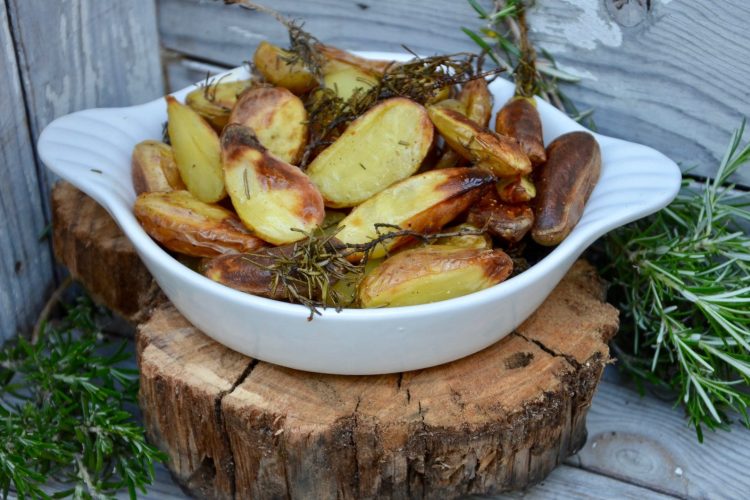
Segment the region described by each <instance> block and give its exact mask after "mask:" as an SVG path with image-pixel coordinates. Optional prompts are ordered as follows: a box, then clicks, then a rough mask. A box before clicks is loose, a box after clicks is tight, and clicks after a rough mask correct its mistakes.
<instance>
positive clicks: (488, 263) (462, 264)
mask: <svg viewBox="0 0 750 500" xmlns="http://www.w3.org/2000/svg"><path fill="white" fill-rule="evenodd" d="M512 270H513V262H512V261H511V259H510V257H508V255H506V254H505V252H503V251H502V250H491V249H490V250H487V249H476V248H456V247H453V246H443V245H432V246H427V247H422V248H414V249H411V250H404V251H403V252H400V253H398V254H396V255H394V256H393V257H391V258H389V259H387V260H386V261H385V262H383V264H381V265H380V266H378V267H377V268H376V269H375V270H374V271H373V272H372V273H370V274H369V275H368V276H367V277H365V279H364V280H363V281H362V284H361V285H360V288H359V301H360V304H361V305H362V307H365V308H370V307H399V306H411V305H416V304H428V303H431V302H438V301H441V300H446V299H451V298H454V297H460V296H462V295H467V294H470V293H474V292H478V291H480V290H484V289H485V288H489V287H491V286H493V285H496V284H498V283H500V282H501V281H503V280H505V279H506V278H507V277H508V276H509V275H510V273H511V271H512Z"/></svg>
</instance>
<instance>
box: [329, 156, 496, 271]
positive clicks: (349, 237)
mask: <svg viewBox="0 0 750 500" xmlns="http://www.w3.org/2000/svg"><path fill="white" fill-rule="evenodd" d="M494 181H495V177H494V176H493V175H492V174H491V173H490V172H488V171H486V170H482V169H478V168H444V169H440V170H431V171H429V172H425V173H423V174H419V175H415V176H413V177H409V178H408V179H404V180H403V181H401V182H398V183H396V184H394V185H392V186H390V187H388V188H386V189H385V190H383V191H381V192H380V193H378V194H376V195H375V196H373V197H372V198H370V199H369V200H367V201H365V202H364V203H362V204H361V205H359V206H358V207H356V208H355V209H354V210H352V211H351V213H349V215H348V216H347V217H346V218H345V219H344V220H342V221H341V223H339V227H340V228H341V230H340V231H339V232H338V234H337V235H336V236H337V238H338V239H339V240H340V241H341V242H343V243H345V244H352V243H367V242H370V241H372V240H374V239H376V238H377V237H378V234H386V233H390V232H393V231H394V228H388V227H382V226H380V227H379V226H377V224H390V225H394V226H398V227H400V228H402V229H411V230H414V231H418V232H421V233H429V232H434V231H436V230H438V229H440V228H441V227H443V226H444V225H445V224H447V223H449V222H450V221H451V220H453V219H454V218H455V217H456V216H458V215H459V214H461V213H462V212H463V211H464V210H466V209H467V208H468V207H469V206H470V205H471V204H473V203H474V202H475V201H476V200H477V199H478V198H479V196H480V195H481V191H482V189H481V188H482V187H483V186H487V185H488V184H492V183H493V182H494ZM408 241H409V238H408V237H399V238H391V239H388V240H386V241H384V242H383V243H382V244H379V245H377V246H376V247H375V248H374V249H373V250H372V252H371V253H370V258H373V259H377V258H380V257H383V256H384V255H385V254H386V253H387V251H388V250H391V249H393V248H396V247H397V246H399V245H401V244H404V243H407V242H408ZM355 258H356V256H355Z"/></svg>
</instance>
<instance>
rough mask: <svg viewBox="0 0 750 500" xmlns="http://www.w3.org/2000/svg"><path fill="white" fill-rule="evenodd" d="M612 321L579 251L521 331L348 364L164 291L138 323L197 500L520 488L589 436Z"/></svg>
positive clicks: (153, 406) (147, 394)
mask: <svg viewBox="0 0 750 500" xmlns="http://www.w3.org/2000/svg"><path fill="white" fill-rule="evenodd" d="M617 323H618V320H617V311H616V310H615V309H614V308H613V307H612V306H610V305H608V304H606V303H604V302H603V284H602V283H601V281H600V280H599V278H598V277H597V275H596V273H595V272H594V271H593V268H592V267H591V266H590V265H588V264H586V263H584V262H579V263H577V264H576V265H575V266H574V267H573V268H572V269H571V271H570V272H569V273H568V275H567V277H566V278H565V279H564V280H563V281H562V282H561V283H560V285H558V287H557V289H556V290H555V291H554V292H553V293H552V295H551V296H550V297H549V298H548V299H547V300H546V301H545V303H544V305H542V306H541V308H540V309H539V310H538V311H537V312H536V313H535V315H534V316H533V317H532V318H531V319H529V320H528V321H527V322H526V323H525V324H524V325H523V326H521V327H519V329H518V333H515V334H512V335H509V336H508V337H506V338H505V339H503V340H502V341H500V342H498V343H497V344H495V345H493V346H491V347H489V348H487V349H485V350H484V351H481V352H479V353H476V354H474V355H473V356H470V357H467V358H464V359H462V360H458V361H455V362H453V363H449V364H446V365H443V366H440V367H435V368H431V369H426V370H419V371H415V372H408V373H403V374H392V375H383V376H372V377H344V376H333V375H322V374H314V373H306V372H299V371H296V370H291V369H287V368H283V367H279V366H275V365H271V364H268V363H264V362H257V361H254V360H251V359H250V358H246V357H243V356H240V355H239V354H237V353H235V352H233V351H230V350H229V349H226V348H224V347H222V346H221V345H219V344H217V343H215V342H213V341H211V340H210V339H208V338H207V337H206V336H204V335H203V334H202V333H201V332H199V331H198V330H197V329H195V328H194V327H192V326H191V325H190V324H189V323H188V322H187V320H185V319H184V318H183V317H182V316H181V315H180V314H179V313H178V312H177V311H176V310H175V309H174V307H173V306H172V305H171V304H169V303H165V304H163V305H162V306H159V307H158V308H157V309H156V310H155V312H154V314H153V316H152V317H151V318H150V319H149V320H148V321H147V322H146V323H144V324H142V325H141V326H140V328H139V335H138V340H137V353H138V360H139V366H140V368H141V405H142V409H143V412H144V416H145V425H146V429H147V432H148V433H149V436H151V438H152V439H154V440H155V442H156V443H158V444H159V446H160V447H162V449H164V450H165V451H167V453H168V454H169V456H170V463H169V467H170V468H171V470H172V471H173V472H174V474H175V476H176V477H177V479H178V481H180V482H181V483H182V484H183V485H185V486H186V487H187V488H188V489H189V490H190V491H192V492H193V493H194V494H196V495H198V496H200V497H202V498H203V497H209V498H229V497H232V496H234V497H237V498H280V497H292V498H333V497H339V498H411V497H423V498H454V497H458V496H461V495H465V494H470V493H489V492H498V491H508V490H517V489H519V488H525V487H528V486H529V485H532V484H535V483H538V482H539V481H540V480H542V479H543V478H544V477H546V476H547V475H548V474H549V472H550V471H551V470H552V469H553V468H554V467H555V466H556V465H557V464H558V463H559V462H560V461H562V460H563V459H564V458H565V457H567V456H569V455H570V454H571V453H573V452H575V451H576V450H577V449H579V448H580V446H581V445H582V444H583V442H584V441H585V439H586V430H585V415H586V412H587V410H588V408H589V405H590V403H591V397H592V396H593V392H594V390H595V388H596V384H597V382H598V380H599V378H600V376H601V372H602V370H603V368H604V365H605V364H606V363H607V362H608V359H609V354H608V349H607V346H606V341H607V340H608V339H609V338H611V336H612V335H613V334H614V333H615V331H616V329H617ZM547 344H548V345H547Z"/></svg>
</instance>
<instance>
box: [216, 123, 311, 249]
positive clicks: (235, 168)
mask: <svg viewBox="0 0 750 500" xmlns="http://www.w3.org/2000/svg"><path fill="white" fill-rule="evenodd" d="M221 154H222V161H223V164H224V173H225V175H226V185H227V191H228V192H229V196H230V198H231V199H232V205H234V208H235V209H236V210H237V214H238V215H239V216H240V219H242V222H244V223H245V225H246V226H247V227H248V228H250V229H251V230H252V231H253V232H254V233H255V234H256V235H257V236H258V237H260V238H262V239H264V240H265V241H268V242H269V243H273V244H275V245H281V244H284V243H290V242H294V241H297V240H300V239H302V238H304V237H305V235H304V234H303V233H302V232H300V231H304V232H307V233H309V232H310V231H312V230H313V229H314V228H316V227H317V226H319V225H320V223H321V222H323V218H324V216H325V209H324V208H323V198H322V197H321V195H320V192H319V191H318V189H317V188H316V187H315V185H314V184H313V183H312V182H311V181H310V179H309V178H308V177H307V176H306V175H305V174H304V173H302V171H300V169H298V168H297V167H295V166H293V165H290V164H289V163H286V162H284V161H282V160H280V159H279V158H277V157H275V156H274V155H272V154H270V153H269V152H268V151H267V150H266V148H265V147H263V145H262V144H261V143H260V142H259V141H258V139H257V137H255V134H253V131H252V129H250V128H247V127H243V126H242V125H237V124H229V125H227V126H226V128H225V129H224V132H223V134H222V137H221Z"/></svg>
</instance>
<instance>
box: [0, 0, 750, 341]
mask: <svg viewBox="0 0 750 500" xmlns="http://www.w3.org/2000/svg"><path fill="white" fill-rule="evenodd" d="M261 3H265V4H266V5H271V6H273V7H274V8H276V9H278V10H280V11H281V12H283V13H285V14H287V15H289V16H292V17H295V18H299V19H302V20H305V21H306V28H307V29H308V30H309V31H311V32H313V33H315V34H316V35H317V36H318V37H319V38H320V39H321V40H323V41H324V42H327V43H331V44H334V45H338V46H341V47H343V48H347V49H355V50H356V49H359V50H389V51H400V50H403V49H402V48H401V44H406V45H407V46H409V47H410V48H411V49H412V50H414V51H417V52H419V53H423V54H432V53H438V52H450V51H458V50H473V49H474V46H473V44H472V43H471V42H470V41H469V40H468V38H466V36H465V35H463V33H461V31H460V27H461V26H467V27H476V26H478V20H477V19H476V16H475V13H474V11H473V10H472V9H471V8H470V7H469V6H468V4H467V3H465V2H464V1H463V0H412V1H409V2H404V1H401V0H356V1H346V0H304V1H303V0H274V1H270V0H266V1H265V2H261ZM480 3H482V4H484V5H486V6H487V7H488V8H489V6H490V4H491V2H490V1H488V0H480ZM530 23H531V26H532V33H533V36H534V37H535V38H536V40H537V41H538V42H539V43H540V44H541V45H542V46H543V47H544V48H546V49H547V50H548V51H549V52H550V53H552V54H553V55H554V56H555V58H556V59H557V61H558V63H559V64H560V65H561V66H562V67H563V68H564V69H565V70H567V71H569V72H573V73H575V74H578V75H579V76H581V78H582V79H581V82H580V84H578V85H574V86H570V87H569V88H568V89H567V92H568V94H569V96H570V97H572V98H573V99H574V101H575V102H576V103H577V104H578V105H579V107H580V108H581V109H587V108H592V107H593V108H595V110H596V112H595V114H594V119H595V121H596V124H597V126H598V128H599V131H601V132H603V133H605V134H610V135H615V136H618V137H622V138H624V139H628V140H633V141H638V142H642V143H644V144H647V145H650V146H653V147H655V148H657V149H659V150H661V151H663V152H664V153H666V154H667V155H669V156H670V157H672V158H673V159H675V160H676V161H678V162H681V163H683V164H684V165H685V167H686V168H690V167H693V166H695V167H696V168H694V169H693V170H691V173H693V174H697V175H709V176H710V175H711V173H712V172H713V171H715V169H716V165H717V162H718V160H719V159H720V157H721V155H722V153H723V150H724V147H725V145H726V143H727V140H728V137H729V134H730V133H731V131H732V130H733V129H734V128H736V127H737V126H738V125H739V123H740V121H741V119H742V118H743V117H748V116H750V85H748V83H747V82H748V81H750V35H748V30H747V26H748V25H750V3H748V2H746V1H744V0H722V1H721V2H706V1H704V0H536V5H535V7H534V9H533V11H532V12H531V14H530ZM264 39H268V40H271V41H273V42H275V43H280V44H283V43H285V33H284V30H283V29H282V28H281V27H280V26H279V25H277V24H276V23H275V22H274V21H272V20H271V19H270V18H268V17H266V16H263V15H261V14H257V13H251V12H246V11H242V12H240V11H239V10H238V9H237V8H228V7H223V6H222V5H221V4H220V2H217V1H214V0H55V1H49V0H3V1H0V46H1V47H2V51H1V52H0V78H2V81H3V82H4V84H3V85H2V86H0V110H2V113H0V179H2V180H0V254H1V255H2V260H1V261H0V341H1V340H2V339H4V338H9V337H11V336H13V335H14V334H15V333H17V332H18V331H25V330H28V329H29V328H30V325H31V324H32V323H33V321H34V318H35V317H36V315H37V314H38V312H39V310H40V308H41V307H42V305H43V303H44V301H45V299H46V297H47V295H48V294H49V291H50V290H51V289H52V287H53V286H54V283H55V280H56V279H57V274H58V272H57V271H56V269H55V266H54V263H53V259H52V257H51V249H50V246H49V243H48V240H47V239H46V238H44V233H45V228H46V227H47V226H48V224H49V222H50V220H49V218H50V215H49V206H48V191H49V186H50V184H51V183H52V182H53V181H54V179H52V178H51V176H50V175H49V174H48V172H47V171H46V169H45V168H44V166H42V165H41V164H39V162H38V160H37V157H36V153H35V150H34V144H35V142H36V138H37V137H38V136H39V133H40V131H41V130H42V129H43V128H44V126H45V125H46V124H47V123H49V122H50V121H51V120H52V119H54V118H55V117H58V116H61V115H64V114H66V113H69V112H71V111H75V110H78V109H83V108H88V107H94V106H123V105H129V104H135V103H141V102H145V101H148V100H151V99H154V98H156V97H158V96H159V95H161V94H162V93H164V91H165V90H173V89H178V88H181V87H183V86H185V85H187V84H189V83H193V82H195V81H198V80H201V79H203V78H204V76H205V73H206V70H209V71H219V70H220V69H222V68H224V67H229V66H236V65H238V64H240V63H241V62H242V61H244V60H247V59H250V58H251V55H252V52H253V50H254V49H255V46H256V45H257V44H258V43H259V42H260V41H261V40H264ZM160 44H161V47H162V50H161V51H160V50H159V47H160ZM737 180H738V181H739V182H741V183H743V184H745V185H750V172H749V171H748V170H745V171H744V172H743V173H741V174H740V175H739V176H738V179H737Z"/></svg>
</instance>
